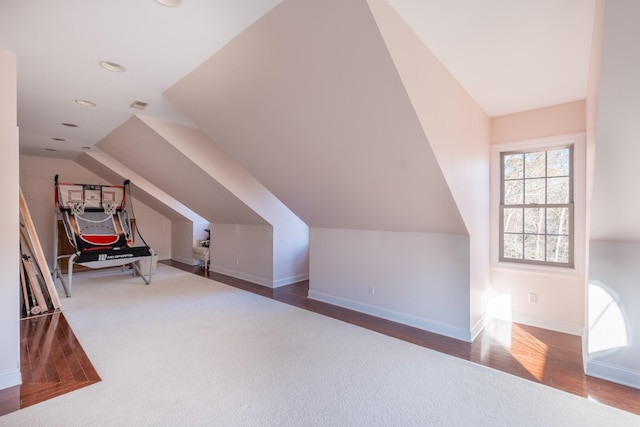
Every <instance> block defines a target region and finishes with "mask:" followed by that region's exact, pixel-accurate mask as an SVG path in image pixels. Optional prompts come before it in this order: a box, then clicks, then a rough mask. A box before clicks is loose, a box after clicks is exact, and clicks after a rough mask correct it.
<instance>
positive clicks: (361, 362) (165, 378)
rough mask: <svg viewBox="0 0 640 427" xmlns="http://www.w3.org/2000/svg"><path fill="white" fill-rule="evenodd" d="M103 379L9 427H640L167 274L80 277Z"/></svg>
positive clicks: (497, 375)
mask: <svg viewBox="0 0 640 427" xmlns="http://www.w3.org/2000/svg"><path fill="white" fill-rule="evenodd" d="M63 304H64V306H63V312H64V314H65V316H66V318H67V319H68V321H69V323H70V324H71V326H72V328H73V330H74V332H75V334H76V335H77V337H78V339H79V341H80V342H81V344H82V345H83V347H84V349H85V351H86V352H87V354H88V356H89V358H90V359H91V361H92V362H93V364H94V366H95V367H96V369H97V371H98V374H99V375H100V377H101V378H102V379H103V380H102V381H101V382H100V383H97V384H94V385H91V386H89V387H86V388H83V389H80V390H77V391H75V392H72V393H69V394H66V395H63V396H60V397H57V398H55V399H52V400H48V401H45V402H42V403H40V404H37V405H34V406H31V407H28V408H26V409H22V410H20V411H18V412H14V413H11V414H8V415H6V416H3V417H0V425H1V426H39V425H42V426H44V425H46V426H95V425H110V426H147V425H159V426H177V425H202V426H411V425H416V426H563V427H564V426H580V427H585V426H599V427H600V426H638V425H640V417H638V416H635V415H633V414H630V413H627V412H624V411H620V410H617V409H614V408H611V407H608V406H604V405H601V404H598V403H596V402H592V401H589V400H586V399H582V398H579V397H577V396H573V395H571V394H568V393H564V392H561V391H558V390H555V389H551V388H548V387H545V386H543V385H540V384H536V383H534V382H530V381H526V380H523V379H520V378H517V377H514V376H511V375H508V374H505V373H502V372H499V371H495V370H491V369H489V368H486V367H483V366H480V365H477V364H473V363H470V362H467V361H464V360H460V359H457V358H453V357H450V356H446V355H443V354H440V353H437V352H434V351H431V350H429V349H425V348H423V347H418V346H415V345H413V344H410V343H407V342H404V341H399V340H396V339H393V338H390V337H387V336H384V335H380V334H377V333H375V332H372V331H369V330H366V329H362V328H359V327H357V326H354V325H350V324H347V323H343V322H340V321H338V320H335V319H331V318H327V317H324V316H321V315H318V314H316V313H312V312H310V311H305V310H300V309H298V308H295V307H292V306H290V305H286V304H282V303H279V302H277V301H274V300H271V299H267V298H262V297H260V296H258V295H255V294H251V293H248V292H244V291H241V290H238V289H235V288H232V287H228V286H226V285H223V284H220V283H217V282H214V281H212V280H209V279H205V278H202V277H199V276H197V275H194V274H190V273H187V272H183V271H180V270H177V269H174V268H172V267H169V266H167V265H162V264H159V265H158V270H157V273H156V275H155V276H154V279H153V282H152V284H151V285H150V286H145V285H144V284H143V282H142V280H141V279H140V278H136V277H132V276H130V275H127V274H124V275H123V274H122V273H118V272H114V273H105V272H96V273H85V274H78V275H77V276H75V277H74V295H73V297H72V298H70V299H63Z"/></svg>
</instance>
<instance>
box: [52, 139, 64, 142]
mask: <svg viewBox="0 0 640 427" xmlns="http://www.w3.org/2000/svg"><path fill="white" fill-rule="evenodd" d="M51 139H53V140H54V141H58V142H65V141H66V139H64V138H51Z"/></svg>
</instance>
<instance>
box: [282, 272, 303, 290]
mask: <svg viewBox="0 0 640 427" xmlns="http://www.w3.org/2000/svg"><path fill="white" fill-rule="evenodd" d="M303 280H309V273H306V274H297V275H295V276H289V277H285V278H283V279H278V280H274V281H273V287H274V288H279V287H280V286H287V285H292V284H294V283H298V282H302V281H303Z"/></svg>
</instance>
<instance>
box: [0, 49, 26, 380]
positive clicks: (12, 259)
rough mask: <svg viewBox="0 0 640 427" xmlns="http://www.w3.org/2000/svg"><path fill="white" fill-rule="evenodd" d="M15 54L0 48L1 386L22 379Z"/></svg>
mask: <svg viewBox="0 0 640 427" xmlns="http://www.w3.org/2000/svg"><path fill="white" fill-rule="evenodd" d="M16 87H17V84H16V57H15V55H14V54H13V53H11V52H8V51H6V50H3V49H0V159H2V160H1V165H0V182H2V186H1V187H2V191H1V193H0V197H2V200H4V202H5V206H4V208H3V209H2V213H0V233H1V234H2V246H1V247H0V272H2V276H1V277H0V325H1V326H0V389H4V388H7V387H11V386H14V385H16V384H20V383H21V382H22V377H21V375H20V327H19V322H20V312H19V307H20V304H19V300H20V296H19V295H20V278H19V271H20V270H19V268H20V261H19V260H20V258H19V257H20V254H19V251H18V242H19V241H20V238H19V230H20V228H19V223H20V219H19V208H18V128H17V123H18V122H17V111H16V92H17V89H16Z"/></svg>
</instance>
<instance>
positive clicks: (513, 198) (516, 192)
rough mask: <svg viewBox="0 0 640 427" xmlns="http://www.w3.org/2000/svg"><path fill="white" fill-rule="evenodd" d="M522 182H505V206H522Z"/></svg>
mask: <svg viewBox="0 0 640 427" xmlns="http://www.w3.org/2000/svg"><path fill="white" fill-rule="evenodd" d="M522 197H523V194H522V181H505V183H504V204H505V205H521V204H522V200H523V199H522Z"/></svg>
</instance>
